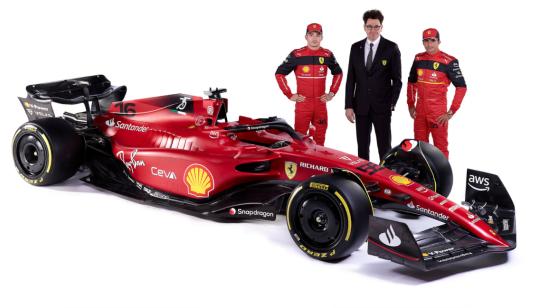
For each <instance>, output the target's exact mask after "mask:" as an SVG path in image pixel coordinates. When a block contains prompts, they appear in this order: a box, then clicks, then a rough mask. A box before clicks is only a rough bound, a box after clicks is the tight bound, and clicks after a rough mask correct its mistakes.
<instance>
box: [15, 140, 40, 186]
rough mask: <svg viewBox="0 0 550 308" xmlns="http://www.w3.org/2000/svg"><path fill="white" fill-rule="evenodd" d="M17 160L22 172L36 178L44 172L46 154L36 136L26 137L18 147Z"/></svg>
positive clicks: (20, 141)
mask: <svg viewBox="0 0 550 308" xmlns="http://www.w3.org/2000/svg"><path fill="white" fill-rule="evenodd" d="M17 153H18V155H17V158H18V163H19V166H20V167H21V168H20V169H21V171H22V172H23V173H25V175H27V176H36V175H38V174H40V173H42V171H43V170H44V167H45V162H46V152H45V150H44V145H43V144H42V142H41V141H40V140H39V139H38V138H36V137H35V136H34V135H24V136H23V137H21V139H19V143H18V145H17Z"/></svg>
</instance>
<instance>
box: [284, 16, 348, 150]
mask: <svg viewBox="0 0 550 308" xmlns="http://www.w3.org/2000/svg"><path fill="white" fill-rule="evenodd" d="M322 39H323V29H322V27H321V25H319V24H316V23H313V24H310V25H308V26H307V31H306V41H307V46H306V47H303V48H300V49H295V50H293V51H292V52H291V53H290V54H289V55H288V57H287V58H286V59H285V61H284V62H283V64H281V65H280V66H279V67H278V68H277V72H276V73H275V77H276V79H277V83H278V84H279V88H281V90H282V91H283V94H284V95H286V97H288V98H289V99H290V100H292V101H294V102H296V106H295V116H294V129H295V130H296V131H297V132H299V133H302V134H304V135H305V134H307V131H308V129H309V127H310V124H312V125H313V126H314V127H315V133H314V136H313V140H315V142H316V143H317V144H319V145H324V143H325V133H326V130H327V126H328V115H327V106H326V102H328V101H330V100H331V99H332V98H333V97H334V95H335V94H336V92H337V91H338V88H339V86H340V82H341V81H342V69H341V68H340V65H338V62H336V59H335V58H334V55H333V54H332V52H331V51H330V50H328V49H324V48H322V47H321V41H322ZM327 68H328V69H330V72H331V73H332V75H333V78H332V85H331V86H330V90H329V93H325V82H326V76H327ZM292 71H294V74H295V75H296V81H297V90H296V93H294V94H293V93H292V91H291V90H290V88H289V87H288V84H287V81H286V77H285V76H286V75H288V74H290V72H292Z"/></svg>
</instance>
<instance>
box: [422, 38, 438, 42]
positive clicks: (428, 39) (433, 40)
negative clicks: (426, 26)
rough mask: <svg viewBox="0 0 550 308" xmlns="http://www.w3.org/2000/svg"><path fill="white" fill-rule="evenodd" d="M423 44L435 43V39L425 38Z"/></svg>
mask: <svg viewBox="0 0 550 308" xmlns="http://www.w3.org/2000/svg"><path fill="white" fill-rule="evenodd" d="M422 41H423V42H432V43H433V42H437V39H436V38H425V39H423V40H422Z"/></svg>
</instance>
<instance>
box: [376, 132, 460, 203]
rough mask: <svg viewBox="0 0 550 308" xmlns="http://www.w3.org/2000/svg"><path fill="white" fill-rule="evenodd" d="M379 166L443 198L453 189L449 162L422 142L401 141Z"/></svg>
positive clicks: (436, 150) (437, 151)
mask: <svg viewBox="0 0 550 308" xmlns="http://www.w3.org/2000/svg"><path fill="white" fill-rule="evenodd" d="M380 165H381V166H384V167H386V168H388V169H391V170H392V171H394V172H396V173H399V174H401V175H403V176H406V177H408V178H409V179H411V180H413V181H415V182H417V183H420V184H422V185H424V186H425V187H426V188H428V189H431V190H433V191H435V192H437V193H438V194H440V195H442V196H445V197H448V196H449V194H450V193H451V189H452V188H453V169H452V168H451V164H449V160H447V158H446V157H445V155H444V154H443V153H442V152H441V151H440V150H439V149H438V148H436V147H435V146H433V145H431V144H429V143H426V142H423V141H418V140H414V139H405V140H403V141H402V142H401V144H399V145H398V146H396V147H394V148H393V149H391V150H390V151H389V152H388V154H386V156H385V157H384V159H383V160H382V162H381V163H380Z"/></svg>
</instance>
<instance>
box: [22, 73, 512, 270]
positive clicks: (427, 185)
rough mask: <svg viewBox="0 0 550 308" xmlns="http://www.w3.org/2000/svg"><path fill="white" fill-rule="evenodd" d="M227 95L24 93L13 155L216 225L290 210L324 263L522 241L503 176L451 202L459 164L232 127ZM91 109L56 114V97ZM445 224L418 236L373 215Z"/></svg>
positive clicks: (274, 121) (48, 179)
mask: <svg viewBox="0 0 550 308" xmlns="http://www.w3.org/2000/svg"><path fill="white" fill-rule="evenodd" d="M224 91H225V90H223V89H222V90H217V89H216V90H211V91H209V92H208V95H209V97H208V98H207V99H204V98H202V97H198V96H190V95H183V94H173V95H166V96H159V97H153V98H146V99H137V100H127V101H123V98H124V96H125V94H126V87H124V86H121V87H115V86H112V85H111V83H110V81H109V80H108V79H107V78H105V76H102V75H97V76H89V77H83V78H76V79H69V80H63V81H59V82H52V83H44V84H36V85H31V86H28V87H27V92H28V96H27V97H26V98H20V101H21V103H22V105H23V107H24V109H25V111H26V113H27V116H28V118H29V122H27V123H25V124H23V125H22V126H21V127H20V128H19V129H18V130H17V132H16V133H15V136H14V138H13V158H14V162H15V165H16V167H17V169H18V171H19V173H20V174H21V176H22V178H23V179H24V180H25V181H27V182H28V183H30V184H33V185H51V184H56V183H59V182H61V181H64V180H66V179H68V178H69V177H71V176H73V175H74V174H75V172H76V171H77V170H78V169H79V168H80V169H81V171H85V172H87V173H86V174H87V175H86V176H85V177H84V178H83V180H84V181H85V182H87V183H90V184H93V185H95V186H98V187H101V188H104V189H107V190H110V191H113V192H117V193H119V194H123V195H126V196H130V197H132V198H135V199H138V200H142V201H147V202H151V203H154V204H157V205H161V206H165V207H169V208H172V209H177V210H180V211H184V212H186V213H190V214H194V215H197V216H201V217H205V218H211V219H216V220H236V219H265V220H275V216H276V215H277V214H280V213H282V214H285V215H286V223H287V226H288V230H289V231H290V235H291V237H292V239H293V240H294V242H295V243H296V244H297V245H298V247H299V248H300V249H302V250H303V251H304V252H305V253H307V254H308V255H310V256H311V257H313V258H316V259H320V260H339V259H342V258H345V257H347V256H349V255H350V254H351V253H352V252H353V251H355V250H357V249H358V248H359V247H360V246H361V245H362V244H363V243H365V241H368V242H369V245H368V252H369V254H372V255H376V256H379V257H381V258H384V259H389V260H391V261H394V262H397V263H400V264H404V265H407V266H411V267H414V268H418V269H422V270H430V269H434V268H437V267H439V266H442V265H445V264H449V263H453V262H456V261H460V260H463V259H466V258H470V257H473V256H477V255H481V254H485V253H494V252H506V251H508V250H511V249H514V248H515V246H516V232H515V228H516V226H515V209H514V205H513V203H512V200H511V198H510V196H509V195H508V192H507V191H506V188H505V187H504V185H503V184H502V182H501V181H500V179H499V178H498V176H496V175H493V174H489V173H484V172H479V171H475V170H468V174H467V182H466V184H467V186H466V202H465V205H459V204H456V203H455V202H453V201H451V200H449V199H447V198H446V196H448V194H449V192H450V190H451V187H452V181H453V178H452V171H451V168H450V166H449V163H448V162H447V160H446V159H445V157H444V156H443V154H441V153H440V152H439V151H438V150H437V149H436V148H435V147H433V146H431V145H429V144H427V143H423V142H417V141H416V140H405V141H403V142H402V143H401V144H400V145H399V146H397V147H395V148H394V149H392V150H391V151H390V153H388V154H387V155H386V157H385V159H384V160H383V162H382V163H381V164H380V165H377V164H374V163H372V162H369V161H366V160H364V159H360V158H358V157H356V156H354V155H350V154H348V153H344V152H341V151H337V150H333V149H330V148H327V147H323V146H318V145H316V144H315V143H314V142H313V141H312V139H311V138H310V137H309V136H303V135H300V134H298V133H296V132H295V131H294V130H293V129H292V128H291V127H290V126H289V125H288V124H287V123H286V122H285V121H284V120H282V119H280V118H276V117H271V118H263V119H251V118H247V117H243V116H241V117H239V120H238V121H236V122H228V121H227V116H226V114H227V108H228V102H227V99H225V98H222V97H221V95H220V94H221V93H222V92H224ZM52 102H55V103H60V104H83V105H84V106H85V108H86V109H85V110H86V111H85V112H81V113H76V114H72V113H68V112H65V113H64V114H63V116H62V117H55V115H54V112H53V109H52V106H51V103H52ZM375 207H379V208H383V209H393V210H396V211H400V212H407V213H412V214H417V215H425V216H428V217H430V218H433V219H436V220H439V221H441V222H443V224H442V225H440V226H437V227H435V228H431V229H428V230H425V231H423V232H420V233H417V234H412V232H411V231H410V229H409V228H408V227H407V225H406V224H404V223H401V222H397V221H392V220H387V219H383V218H379V217H376V216H373V213H374V208H375Z"/></svg>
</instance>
